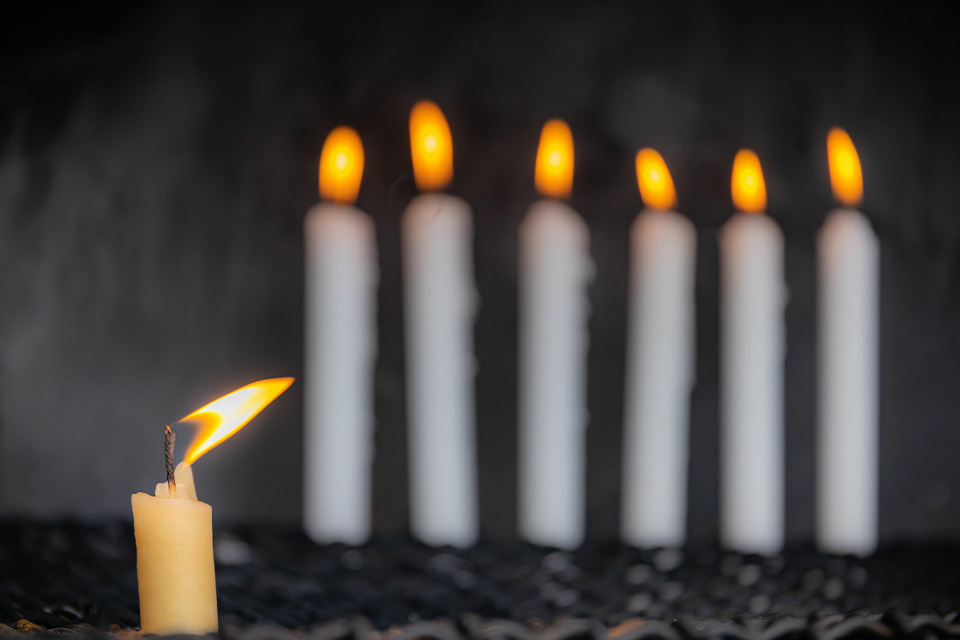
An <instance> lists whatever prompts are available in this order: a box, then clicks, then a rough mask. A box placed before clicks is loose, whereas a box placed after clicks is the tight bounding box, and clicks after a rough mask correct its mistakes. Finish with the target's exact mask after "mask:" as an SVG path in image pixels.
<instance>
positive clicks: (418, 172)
mask: <svg viewBox="0 0 960 640" xmlns="http://www.w3.org/2000/svg"><path fill="white" fill-rule="evenodd" d="M410 152H411V154H412V156H413V177H414V179H415V180H416V181H417V187H419V189H420V190H421V191H437V190H439V189H443V188H444V187H445V186H447V184H449V182H450V180H451V179H452V178H453V137H452V136H451V135H450V125H448V124H447V119H446V118H444V117H443V112H442V111H440V107H438V106H437V105H435V104H434V103H432V102H430V101H428V100H424V101H422V102H418V103H417V104H416V106H414V107H413V111H411V112H410Z"/></svg>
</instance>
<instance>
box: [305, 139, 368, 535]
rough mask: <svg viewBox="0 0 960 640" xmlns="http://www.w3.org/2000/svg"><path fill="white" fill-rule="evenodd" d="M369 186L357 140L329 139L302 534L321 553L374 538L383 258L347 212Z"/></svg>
mask: <svg viewBox="0 0 960 640" xmlns="http://www.w3.org/2000/svg"><path fill="white" fill-rule="evenodd" d="M362 176H363V147H362V146H361V143H360V137H359V136H358V135H357V134H356V133H355V132H354V131H353V130H352V129H349V128H347V127H340V128H338V129H335V130H333V131H332V132H331V133H330V135H329V136H328V137H327V141H326V143H325V144H324V147H323V151H322V153H321V157H320V194H321V197H322V198H323V199H324V200H325V202H323V203H321V204H318V205H316V206H315V207H313V208H312V209H311V210H310V211H309V212H308V213H307V218H306V227H305V234H304V235H305V238H306V251H305V260H306V269H307V271H306V360H305V363H304V367H305V418H306V421H305V422H306V423H305V427H304V491H303V494H304V508H303V518H304V528H305V529H306V532H307V534H308V535H309V536H310V538H312V539H313V540H315V541H317V542H321V543H326V542H345V543H348V544H360V543H362V542H364V541H365V540H367V538H368V537H369V535H370V493H371V489H370V486H371V463H372V460H373V428H374V421H373V368H374V361H375V359H376V306H377V280H378V271H377V248H376V238H375V233H374V226H373V221H372V220H371V219H370V217H369V216H367V215H366V214H365V213H363V212H362V211H360V210H358V209H356V208H355V207H353V206H352V205H351V203H352V202H353V201H354V200H355V199H356V197H357V191H358V190H359V188H360V180H361V178H362Z"/></svg>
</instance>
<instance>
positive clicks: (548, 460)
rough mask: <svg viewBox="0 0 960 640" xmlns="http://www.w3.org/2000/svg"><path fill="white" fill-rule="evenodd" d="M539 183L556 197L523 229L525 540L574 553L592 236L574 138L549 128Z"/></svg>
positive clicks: (558, 124)
mask: <svg viewBox="0 0 960 640" xmlns="http://www.w3.org/2000/svg"><path fill="white" fill-rule="evenodd" d="M536 184H537V188H538V190H539V191H540V193H541V194H543V195H544V196H546V197H547V198H548V199H545V200H540V201H538V202H535V203H534V204H533V205H531V207H530V209H529V210H528V211H527V216H526V218H525V219H524V220H523V223H522V224H521V225H520V264H519V290H520V300H519V312H520V336H519V337H520V442H519V459H520V468H519V489H520V493H519V506H520V513H519V527H520V535H521V536H522V537H523V538H524V539H526V540H529V541H530V542H533V543H535V544H540V545H545V546H552V547H559V548H562V549H572V548H575V547H578V546H580V544H581V543H582V542H583V537H584V533H585V526H584V506H585V482H586V455H585V450H586V437H585V435H586V431H585V430H586V426H587V379H586V366H587V347H588V341H589V337H588V333H587V316H588V315H589V310H590V308H589V302H588V300H587V294H586V287H587V284H588V283H589V281H590V279H591V277H592V275H593V262H592V261H591V259H590V231H589V229H587V225H586V223H585V222H584V220H583V218H581V217H580V215H579V214H578V213H577V212H576V211H574V210H573V209H571V208H570V207H569V206H567V205H566V204H564V203H563V202H561V200H562V199H566V198H568V197H569V195H570V191H571V187H572V184H573V136H572V135H571V133H570V128H569V127H568V126H567V125H566V123H564V122H563V121H561V120H551V121H550V122H548V123H547V124H546V125H544V127H543V132H542V133H541V137H540V148H539V150H538V152H537V160H536Z"/></svg>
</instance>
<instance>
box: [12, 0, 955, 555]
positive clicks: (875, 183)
mask: <svg viewBox="0 0 960 640" xmlns="http://www.w3.org/2000/svg"><path fill="white" fill-rule="evenodd" d="M949 25H950V22H949V21H948V20H947V19H946V17H945V15H944V14H943V11H942V10H941V9H940V8H938V7H937V6H936V5H930V6H927V5H923V4H912V5H910V8H909V11H907V10H904V9H903V8H900V9H897V10H896V13H894V12H893V11H890V12H887V11H885V10H883V9H881V8H880V6H879V5H877V4H874V3H867V2H863V3H822V4H821V3H815V2H811V3H804V4H802V5H797V6H794V5H787V4H780V3H752V2H741V3H736V4H733V3H730V4H721V3H707V2H703V3H689V4H684V3H624V4H612V5H606V4H602V3H584V4H583V5H581V6H560V5H558V4H553V3H551V4H542V5H525V4H522V3H509V2H505V3H504V2H494V3H487V4H484V5H482V6H477V7H472V8H471V7H467V6H455V5H453V4H452V3H451V4H449V5H447V4H433V3H428V2H398V3H391V4H389V5H383V6H381V5H377V4H373V3H370V2H366V1H363V0H361V1H358V2H349V3H312V4H311V5H310V6H309V7H306V8H304V7H299V6H296V5H293V4H286V3H284V2H272V3H266V4H261V5H244V6H242V7H237V6H231V7H226V6H223V7H221V6H217V5H214V4H204V3H197V4H188V3H184V4H163V5H160V4H156V5H151V4H147V5H145V6H143V7H138V8H132V7H128V8H126V9H120V10H118V9H112V10H106V9H98V8H97V7H89V6H84V7H78V8H75V9H69V10H67V12H66V13H56V12H52V11H50V12H48V13H46V14H42V15H35V16H33V17H32V18H31V19H29V20H25V21H24V22H22V23H18V25H17V30H16V32H15V33H12V34H11V35H10V37H9V38H8V39H7V40H6V41H5V43H4V45H3V47H4V50H5V53H4V54H3V56H2V58H0V70H2V74H0V515H16V514H28V515H35V516H40V517H60V516H76V515H79V516H83V517H98V516H104V515H109V516H122V517H128V515H129V509H130V506H129V495H130V494H131V493H132V492H135V491H140V490H147V491H149V490H150V489H151V488H152V487H153V485H154V483H156V482H157V481H159V480H160V479H161V478H162V474H163V466H162V452H161V441H162V425H163V424H164V423H165V422H170V421H173V420H177V419H178V418H180V417H181V416H183V415H185V414H187V413H188V412H190V411H192V410H193V409H195V408H196V407H198V406H200V405H201V404H203V403H206V402H208V401H209V400H211V399H213V398H215V397H217V396H219V395H221V394H223V393H225V392H227V391H230V390H232V389H234V388H236V387H238V386H241V385H243V384H246V383H248V382H251V381H253V380H257V379H260V378H266V377H273V376H281V375H293V376H297V377H298V378H300V377H301V376H302V370H303V357H302V352H303V299H302V290H303V248H302V244H303V231H302V224H303V216H304V213H305V212H306V211H307V209H308V208H309V207H310V206H311V205H312V204H313V203H314V202H316V201H317V199H318V196H317V177H316V174H317V161H318V158H319V154H320V148H321V145H322V144H323V140H324V137H325V136H326V134H327V132H328V131H329V130H330V129H332V128H333V127H335V126H337V125H340V124H348V125H351V126H353V127H355V128H356V129H357V130H358V131H359V133H360V135H361V136H362V138H363V141H364V144H365V148H366V155H367V164H366V173H365V176H364V181H363V185H362V188H361V192H360V197H359V206H360V207H361V208H363V209H364V210H366V211H367V212H369V213H370V215H372V216H373V217H374V219H375V221H376V225H377V241H378V244H379V252H380V269H381V273H382V280H381V288H380V293H379V317H378V321H379V335H378V339H379V345H380V346H379V358H378V361H377V368H376V416H377V432H376V449H377V453H376V460H375V463H374V470H373V472H374V474H375V495H374V514H375V523H376V526H377V528H378V530H379V531H381V532H384V533H396V532H398V531H402V530H403V529H404V528H405V526H406V522H407V496H406V484H407V463H406V446H405V430H406V419H405V402H404V384H405V383H404V349H403V342H402V339H401V336H402V296H401V288H400V273H399V267H400V244H399V227H398V221H399V217H400V213H401V211H402V210H403V208H404V206H405V205H406V203H407V202H408V201H409V199H410V198H411V197H412V196H413V194H414V192H415V190H414V186H413V182H412V176H411V173H410V160H409V147H408V141H407V116H408V113H409V110H410V107H411V106H412V105H413V104H414V103H415V102H416V101H417V100H419V99H422V98H430V99H432V100H434V101H436V102H437V103H438V104H439V105H440V106H441V107H442V108H443V109H444V111H445V113H446V114H447V117H448V119H449V121H450V124H451V128H452V131H453V137H454V149H455V166H456V175H455V179H454V183H453V186H452V188H451V190H452V191H453V192H455V193H457V194H459V195H461V196H463V197H464V198H466V200H467V201H469V202H470V203H471V204H472V205H473V207H474V212H475V216H476V217H475V224H476V245H475V246H476V277H477V281H478V283H479V292H480V295H481V297H482V300H483V302H482V307H481V309H480V312H479V316H478V318H477V324H476V353H477V360H478V364H479V373H478V376H477V381H476V384H477V401H478V406H477V413H478V433H477V438H478V446H479V473H480V491H481V493H480V506H481V518H482V522H483V527H484V530H485V531H486V532H487V533H489V534H491V535H494V536H498V537H508V536H511V535H513V532H514V529H515V524H516V516H515V513H514V511H515V506H516V499H515V485H516V476H517V473H516V469H515V464H516V439H517V438H516V423H517V419H516V413H517V400H516V398H517V390H516V382H517V373H516V369H517V337H516V334H517V320H516V314H517V303H516V270H517V228H518V225H519V222H520V219H521V217H522V215H523V213H524V211H525V209H526V207H527V206H528V204H529V203H530V202H531V201H532V200H533V199H534V197H535V194H534V191H533V160H534V157H535V153H536V146H537V141H538V136H539V131H540V127H541V125H542V124H543V122H544V121H545V120H546V119H548V118H550V117H562V118H565V119H566V120H567V121H568V122H569V124H570V125H571V127H572V129H573V133H574V139H575V144H576V153H577V156H576V179H575V184H574V196H573V205H574V206H575V208H576V209H577V210H578V211H580V212H581V213H582V214H583V216H584V217H585V218H586V221H587V223H588V225H589V227H590V230H591V232H592V246H593V255H594V259H595V261H596V263H597V277H596V281H595V283H594V284H593V286H592V287H591V289H590V299H591V304H592V315H591V318H590V354H589V411H590V425H589V430H588V436H587V437H588V450H589V453H588V458H589V471H588V474H589V490H588V500H589V505H588V508H589V517H588V522H589V527H590V533H591V535H593V536H595V537H600V538H610V537H612V536H614V535H615V533H616V528H617V518H618V501H619V486H618V484H619V475H620V466H621V464H620V449H621V447H620V443H621V431H622V418H623V400H624V398H623V373H624V368H625V363H624V342H625V323H626V294H627V283H626V273H627V263H628V237H627V232H628V229H629V225H630V223H631V221H632V220H633V218H634V216H635V215H636V213H637V211H638V210H639V209H640V207H641V202H640V198H639V194H638V191H637V187H636V181H635V175H634V166H633V158H634V154H635V153H636V151H637V150H638V149H639V148H640V147H641V146H653V147H655V148H657V149H658V150H659V151H660V152H661V153H662V154H663V155H664V157H665V159H666V161H667V163H668V165H669V167H670V169H671V171H672V173H673V176H674V179H675V182H676V185H677V189H678V192H679V210H680V211H682V212H684V213H685V214H687V215H688V216H690V218H691V219H692V220H693V221H694V223H695V224H696V226H697V228H698V230H699V248H698V255H697V260H698V263H697V275H698V279H697V291H696V298H697V305H698V307H697V386H696V389H695V391H694V393H693V398H692V403H693V411H692V426H691V481H690V489H689V494H690V514H689V523H690V529H691V532H692V534H693V535H695V536H700V537H711V536H715V534H716V529H717V525H716V522H717V506H718V495H717V476H718V454H717V444H718V434H717V430H718V410H717V409H718V407H717V377H718V368H719V367H718V362H717V341H718V328H717V314H718V310H717V303H718V300H717V247H716V236H717V230H718V228H719V227H720V225H721V224H722V223H723V222H724V220H725V219H726V218H727V217H728V216H729V215H730V214H731V211H732V205H731V202H730V196H729V172H730V167H731V163H732V160H733V156H734V154H735V152H736V151H737V149H738V148H740V147H742V146H749V147H752V148H753V149H755V150H756V151H757V152H758V154H759V156H760V158H761V161H762V163H763V168H764V172H765V174H766V179H767V185H768V192H769V209H768V210H769V213H770V215H771V216H773V217H774V218H775V219H776V220H777V221H778V222H779V223H780V224H781V225H782V227H783V230H784V233H785V236H786V268H787V280H788V285H789V289H790V299H789V304H788V306H787V310H786V324H787V341H788V355H787V361H786V416H787V422H786V444H787V467H786V471H787V483H786V488H787V494H788V495H787V504H788V505H789V510H788V513H787V527H788V535H789V538H790V539H791V540H792V541H795V542H802V541H806V540H808V539H810V537H811V536H812V531H813V513H814V503H813V489H814V479H813V469H814V455H813V453H814V449H815V440H814V438H815V424H814V415H815V402H816V398H815V393H814V388H815V359H814V351H815V344H816V335H815V326H814V325H815V311H816V309H815V304H814V303H815V296H816V289H815V262H814V259H815V256H814V239H815V234H816V232H817V229H818V228H819V226H820V224H821V223H822V221H823V218H824V216H825V215H826V213H827V212H828V210H829V209H830V208H831V207H832V206H833V202H832V198H831V195H830V189H829V183H828V177H827V167H826V157H825V142H824V141H825V136H826V133H827V131H828V129H829V128H830V127H831V126H834V125H840V126H843V127H845V128H846V129H847V130H848V131H849V132H850V134H851V136H852V137H853V140H854V142H855V143H856V145H857V148H858V151H859V153H860V158H861V161H862V163H863V173H864V180H865V199H864V203H863V210H864V212H865V213H866V214H867V216H868V217H870V219H871V220H872V222H873V223H874V224H875V226H876V228H877V230H878V233H879V235H880V238H881V242H882V320H881V332H882V337H881V339H882V351H881V360H882V371H881V385H882V407H881V421H882V423H881V447H880V452H881V460H880V463H881V502H882V504H881V508H880V516H881V525H880V526H881V534H882V538H883V540H885V541H888V542H889V541H892V540H896V539H901V538H942V537H950V536H956V535H958V534H960V465H957V464H956V452H957V451H960V429H958V428H957V421H956V416H957V415H958V410H960V397H958V394H957V392H956V389H957V385H958V383H960V331H958V330H957V327H958V326H960V263H958V258H960V180H958V178H957V176H958V171H960V121H958V114H960V89H958V84H957V82H956V80H955V75H956V74H955V64H956V62H957V45H956V38H955V36H954V34H952V33H951V32H950V31H949V29H950V26H949ZM302 404H303V397H302V386H301V384H300V383H299V382H298V383H296V384H295V385H294V386H293V387H292V388H291V390H290V391H289V392H287V394H285V395H284V396H282V397H281V398H280V399H279V400H278V401H277V402H275V403H274V404H273V405H272V406H271V407H269V408H268V409H267V410H265V411H264V412H263V413H262V414H261V416H260V417H259V418H257V419H256V420H255V421H254V422H253V423H252V424H251V425H250V426H249V427H247V428H246V429H245V430H243V431H242V432H241V433H240V434H239V435H237V436H236V437H235V438H234V439H233V440H232V441H231V442H230V443H229V444H227V445H224V446H223V447H221V448H219V449H217V450H215V451H214V452H212V453H210V454H208V455H207V456H206V457H205V458H204V459H203V460H202V461H201V462H200V463H198V464H197V466H196V476H197V482H198V486H199V491H200V493H201V496H202V498H203V499H205V500H207V501H209V502H210V503H211V504H212V505H214V513H215V517H216V519H217V520H218V521H220V522H228V521H235V520H244V521H256V520H274V521H280V522H296V521H298V520H299V517H300V500H301V470H302V460H301V455H302V452H301V437H302V427H301V420H302ZM188 438H189V432H187V431H185V430H181V442H185V441H186V440H187V439H188Z"/></svg>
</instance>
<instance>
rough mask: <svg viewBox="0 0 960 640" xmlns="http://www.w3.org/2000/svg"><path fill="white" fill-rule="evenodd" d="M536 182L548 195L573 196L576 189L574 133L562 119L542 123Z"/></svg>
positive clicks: (544, 193)
mask: <svg viewBox="0 0 960 640" xmlns="http://www.w3.org/2000/svg"><path fill="white" fill-rule="evenodd" d="M534 182H535V183H536V185H537V189H538V190H539V191H540V193H542V194H543V195H545V196H547V197H549V198H560V199H566V198H569V197H570V192H571V191H572V190H573V134H572V133H570V127H568V126H567V123H566V122H564V121H563V120H556V119H554V120H550V121H549V122H547V124H545V125H543V131H542V132H541V133H540V147H539V148H538V149H537V166H536V172H535V174H534Z"/></svg>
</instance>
